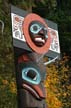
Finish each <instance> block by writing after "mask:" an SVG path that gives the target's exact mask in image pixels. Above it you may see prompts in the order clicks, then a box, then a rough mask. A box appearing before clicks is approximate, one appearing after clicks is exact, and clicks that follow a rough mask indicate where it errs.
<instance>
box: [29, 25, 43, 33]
mask: <svg viewBox="0 0 71 108" xmlns="http://www.w3.org/2000/svg"><path fill="white" fill-rule="evenodd" d="M41 29H42V27H41V26H40V25H39V24H32V25H31V27H30V31H31V32H32V33H33V34H37V33H38V32H39V31H40V30H41Z"/></svg>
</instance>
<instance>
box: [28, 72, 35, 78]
mask: <svg viewBox="0 0 71 108" xmlns="http://www.w3.org/2000/svg"><path fill="white" fill-rule="evenodd" d="M27 76H28V77H29V78H31V79H34V78H35V77H36V73H35V72H34V71H33V70H29V71H28V72H27Z"/></svg>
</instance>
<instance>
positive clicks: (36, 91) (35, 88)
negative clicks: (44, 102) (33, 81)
mask: <svg viewBox="0 0 71 108" xmlns="http://www.w3.org/2000/svg"><path fill="white" fill-rule="evenodd" d="M23 88H24V89H26V90H28V91H29V92H30V93H31V94H32V95H33V96H35V98H37V99H40V100H41V99H44V98H45V96H44V94H43V91H42V89H41V88H40V86H39V85H29V84H26V83H24V84H23Z"/></svg>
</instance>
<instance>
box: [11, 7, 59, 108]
mask: <svg viewBox="0 0 71 108" xmlns="http://www.w3.org/2000/svg"><path fill="white" fill-rule="evenodd" d="M11 19H12V35H13V46H14V56H15V69H16V82H17V91H18V108H47V105H46V101H45V99H46V90H45V87H44V80H45V79H46V65H48V64H49V63H51V62H53V61H55V59H59V58H60V47H59V37H58V30H57V24H56V23H53V22H51V21H49V20H47V19H43V18H42V17H40V16H39V15H37V14H35V13H28V12H27V11H24V10H21V9H18V8H16V7H14V6H11ZM45 56H46V57H48V61H47V62H44V57H45Z"/></svg>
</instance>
